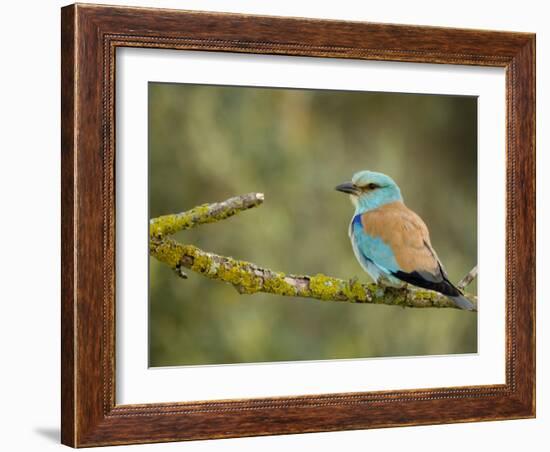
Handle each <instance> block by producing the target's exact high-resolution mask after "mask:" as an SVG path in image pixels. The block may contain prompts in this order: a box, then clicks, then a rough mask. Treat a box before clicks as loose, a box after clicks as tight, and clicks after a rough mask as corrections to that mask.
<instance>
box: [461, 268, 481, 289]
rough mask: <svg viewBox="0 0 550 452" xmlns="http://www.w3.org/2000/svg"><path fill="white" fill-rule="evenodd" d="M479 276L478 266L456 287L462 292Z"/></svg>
mask: <svg viewBox="0 0 550 452" xmlns="http://www.w3.org/2000/svg"><path fill="white" fill-rule="evenodd" d="M476 276H477V265H476V266H475V267H474V268H472V269H471V270H470V271H469V272H468V274H467V275H466V276H464V278H462V279H461V280H460V281H459V282H458V284H457V285H456V287H458V288H459V289H460V290H464V288H465V287H466V286H467V285H468V284H470V283H471V282H472V281H473V280H474V279H475V277H476Z"/></svg>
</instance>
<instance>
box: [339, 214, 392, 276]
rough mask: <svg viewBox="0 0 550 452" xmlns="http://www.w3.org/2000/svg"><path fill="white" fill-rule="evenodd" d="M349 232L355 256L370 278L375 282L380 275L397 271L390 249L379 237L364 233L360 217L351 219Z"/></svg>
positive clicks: (387, 274) (356, 216)
mask: <svg viewBox="0 0 550 452" xmlns="http://www.w3.org/2000/svg"><path fill="white" fill-rule="evenodd" d="M349 232H350V239H351V243H352V245H353V251H354V252H355V256H356V257H357V260H358V261H359V263H360V264H361V266H362V267H363V268H364V269H365V270H366V271H367V272H368V273H369V274H370V275H371V277H373V278H374V279H375V280H376V279H378V277H379V276H380V274H383V275H384V276H389V275H390V274H391V273H393V272H396V271H398V270H399V265H398V264H397V261H396V259H395V255H394V253H393V251H392V249H391V247H390V246H389V245H388V244H387V243H385V242H384V241H383V240H382V239H381V238H380V237H374V236H371V235H369V234H367V233H366V232H365V230H364V229H363V225H362V224H361V215H355V216H354V217H353V219H352V220H351V224H350V231H349Z"/></svg>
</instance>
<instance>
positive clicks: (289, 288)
mask: <svg viewBox="0 0 550 452" xmlns="http://www.w3.org/2000/svg"><path fill="white" fill-rule="evenodd" d="M285 278H286V275H285V274H284V273H282V272H279V273H275V275H274V276H273V277H268V278H266V279H265V281H264V289H265V291H266V292H269V293H272V294H276V295H286V296H294V295H298V290H297V289H296V287H295V286H293V285H292V284H290V283H288V282H287V281H286V280H285Z"/></svg>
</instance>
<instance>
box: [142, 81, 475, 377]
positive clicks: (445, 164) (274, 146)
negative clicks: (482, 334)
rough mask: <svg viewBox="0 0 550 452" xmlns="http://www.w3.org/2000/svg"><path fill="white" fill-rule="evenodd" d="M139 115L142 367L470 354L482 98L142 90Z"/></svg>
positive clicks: (175, 87) (157, 86)
mask: <svg viewBox="0 0 550 452" xmlns="http://www.w3.org/2000/svg"><path fill="white" fill-rule="evenodd" d="M148 108H149V122H148V124H149V125H148V129H149V130H148V132H149V218H150V220H151V237H150V254H151V256H150V269H149V366H151V367H161V366H182V365H207V364H237V363H261V362H277V361H279V362H280V361H301V360H329V359H360V358H384V357H407V356H424V355H449V354H467V353H476V352H477V313H476V312H475V311H476V306H477V304H476V297H475V295H476V290H477V278H476V273H475V272H476V268H477V267H476V266H477V98H476V97H474V96H451V95H427V94H409V93H387V92H358V91H345V90H313V89H291V88H269V87H247V86H211V85H193V84H177V83H155V82H150V83H149V88H148ZM209 209H210V210H209ZM182 256H184V258H182ZM465 276H466V278H464V277H465ZM463 278H464V279H463ZM375 284H376V285H375Z"/></svg>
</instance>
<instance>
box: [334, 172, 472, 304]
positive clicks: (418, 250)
mask: <svg viewBox="0 0 550 452" xmlns="http://www.w3.org/2000/svg"><path fill="white" fill-rule="evenodd" d="M336 190H338V191H340V192H343V193H347V194H349V196H350V199H351V202H352V203H353V205H354V206H355V213H354V214H353V218H352V219H351V222H350V225H349V232H348V233H349V237H350V240H351V244H352V247H353V251H354V253H355V257H356V258H357V260H358V261H359V264H360V265H361V267H362V268H363V269H364V270H365V271H366V272H367V273H368V274H369V275H370V276H371V278H372V279H373V280H374V281H376V282H378V283H383V284H386V285H390V286H397V287H399V286H403V285H404V283H409V284H412V285H414V286H418V287H422V288H425V289H431V290H434V291H436V292H439V293H442V294H443V295H446V296H447V297H449V298H450V299H452V300H453V301H454V302H455V304H456V305H457V306H458V307H460V308H461V309H467V310H471V309H473V307H474V306H473V304H472V303H471V302H470V301H469V300H468V299H467V298H466V297H464V295H463V294H462V292H461V291H460V290H459V289H458V288H457V287H456V286H455V285H453V283H451V281H449V278H448V276H447V273H446V272H445V269H444V267H443V265H442V264H441V261H440V260H439V258H438V257H437V254H436V252H435V250H434V249H433V247H432V245H431V243H430V234H429V232H428V228H427V227H426V224H425V223H424V222H423V221H422V219H421V218H420V217H419V216H418V215H417V214H416V213H414V212H413V211H412V210H411V209H409V208H408V207H407V206H405V204H404V203H403V198H402V196H401V190H400V189H399V187H398V186H397V184H396V183H395V182H394V181H393V179H392V178H391V177H389V176H386V175H385V174H382V173H376V172H373V171H360V172H358V173H355V174H354V175H353V177H352V179H351V182H345V183H343V184H340V185H338V186H337V187H336Z"/></svg>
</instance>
